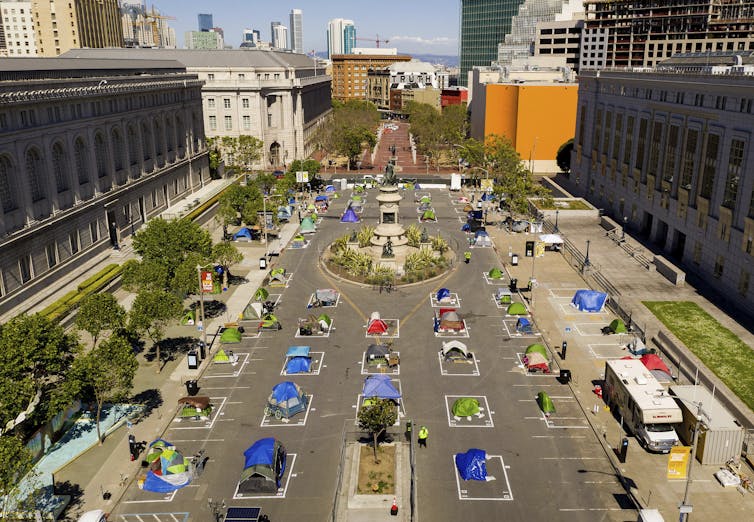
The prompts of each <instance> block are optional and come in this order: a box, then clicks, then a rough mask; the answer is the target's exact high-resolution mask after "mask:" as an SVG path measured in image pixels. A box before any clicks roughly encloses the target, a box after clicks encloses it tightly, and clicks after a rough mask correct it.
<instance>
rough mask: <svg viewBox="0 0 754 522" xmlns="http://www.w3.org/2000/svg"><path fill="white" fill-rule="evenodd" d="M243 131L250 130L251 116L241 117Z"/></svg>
mask: <svg viewBox="0 0 754 522" xmlns="http://www.w3.org/2000/svg"><path fill="white" fill-rule="evenodd" d="M243 130H245V131H247V130H251V116H244V117H243Z"/></svg>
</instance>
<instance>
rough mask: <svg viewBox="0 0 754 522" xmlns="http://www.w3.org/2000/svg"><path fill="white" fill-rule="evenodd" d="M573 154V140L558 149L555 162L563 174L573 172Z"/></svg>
mask: <svg viewBox="0 0 754 522" xmlns="http://www.w3.org/2000/svg"><path fill="white" fill-rule="evenodd" d="M572 153H573V138H571V139H570V140H568V141H566V142H565V143H564V144H563V145H561V146H560V148H559V149H558V154H557V155H556V156H555V162H556V163H557V164H558V167H559V168H560V170H561V171H562V172H565V173H566V174H568V173H569V172H570V171H571V154H572Z"/></svg>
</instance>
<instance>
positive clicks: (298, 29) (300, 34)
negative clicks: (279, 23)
mask: <svg viewBox="0 0 754 522" xmlns="http://www.w3.org/2000/svg"><path fill="white" fill-rule="evenodd" d="M289 25H290V28H291V45H290V49H291V50H292V51H293V52H294V53H303V52H304V12H303V11H302V10H301V9H291V15H290V24H289Z"/></svg>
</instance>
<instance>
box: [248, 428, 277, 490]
mask: <svg viewBox="0 0 754 522" xmlns="http://www.w3.org/2000/svg"><path fill="white" fill-rule="evenodd" d="M243 456H244V466H243V471H242V472H241V481H240V482H239V484H238V491H239V493H276V492H277V489H278V488H279V487H280V479H281V478H282V477H283V473H285V464H286V460H287V454H286V451H285V447H284V446H283V445H282V444H281V443H280V441H278V440H275V439H273V438H272V437H268V438H265V439H259V440H258V441H256V442H255V443H254V444H252V445H251V446H250V447H249V448H248V449H247V450H246V451H244V452H243Z"/></svg>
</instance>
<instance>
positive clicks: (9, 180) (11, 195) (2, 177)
mask: <svg viewBox="0 0 754 522" xmlns="http://www.w3.org/2000/svg"><path fill="white" fill-rule="evenodd" d="M13 174H14V172H13V164H12V163H11V161H10V158H8V156H0V204H2V206H3V212H10V211H11V210H15V209H17V208H18V204H17V203H16V194H15V190H14V189H13Z"/></svg>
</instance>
